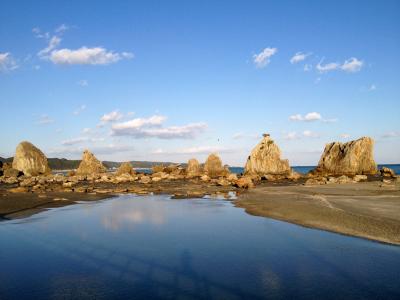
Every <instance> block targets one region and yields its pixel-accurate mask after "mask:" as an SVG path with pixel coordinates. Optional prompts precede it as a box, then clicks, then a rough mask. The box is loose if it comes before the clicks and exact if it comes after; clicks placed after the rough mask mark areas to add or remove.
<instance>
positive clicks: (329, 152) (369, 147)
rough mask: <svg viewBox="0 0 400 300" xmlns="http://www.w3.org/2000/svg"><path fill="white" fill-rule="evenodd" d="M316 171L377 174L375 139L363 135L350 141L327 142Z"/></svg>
mask: <svg viewBox="0 0 400 300" xmlns="http://www.w3.org/2000/svg"><path fill="white" fill-rule="evenodd" d="M314 172H315V173H322V174H331V175H355V174H375V173H376V172H377V167H376V163H375V161H374V141H373V139H371V138H370V137H362V138H360V139H358V140H355V141H350V142H348V143H339V142H333V143H329V144H327V145H326V146H325V150H324V153H323V154H322V156H321V158H320V160H319V163H318V166H317V168H316V169H315V170H314Z"/></svg>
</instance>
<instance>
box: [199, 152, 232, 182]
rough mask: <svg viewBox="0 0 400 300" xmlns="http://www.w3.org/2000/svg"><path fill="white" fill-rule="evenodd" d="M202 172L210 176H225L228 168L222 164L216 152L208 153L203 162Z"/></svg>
mask: <svg viewBox="0 0 400 300" xmlns="http://www.w3.org/2000/svg"><path fill="white" fill-rule="evenodd" d="M204 173H205V174H206V175H208V176H210V177H219V176H226V175H227V174H229V170H227V168H225V167H224V166H223V165H222V161H221V159H220V158H219V156H218V155H217V154H214V153H212V154H210V155H209V156H208V157H207V160H206V162H205V163H204Z"/></svg>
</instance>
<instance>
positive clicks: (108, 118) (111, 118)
mask: <svg viewBox="0 0 400 300" xmlns="http://www.w3.org/2000/svg"><path fill="white" fill-rule="evenodd" d="M123 117H124V115H123V114H122V113H120V112H119V110H114V111H112V112H110V113H108V114H104V115H103V116H102V117H101V118H100V121H101V122H102V123H108V122H116V121H119V120H121V119H122V118H123Z"/></svg>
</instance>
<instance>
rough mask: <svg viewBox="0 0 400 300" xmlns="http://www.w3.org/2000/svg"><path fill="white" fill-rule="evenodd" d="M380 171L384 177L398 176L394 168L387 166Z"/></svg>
mask: <svg viewBox="0 0 400 300" xmlns="http://www.w3.org/2000/svg"><path fill="white" fill-rule="evenodd" d="M380 172H381V175H382V176H383V177H391V178H395V177H396V173H395V172H394V170H392V169H390V168H387V167H382V169H381V170H380Z"/></svg>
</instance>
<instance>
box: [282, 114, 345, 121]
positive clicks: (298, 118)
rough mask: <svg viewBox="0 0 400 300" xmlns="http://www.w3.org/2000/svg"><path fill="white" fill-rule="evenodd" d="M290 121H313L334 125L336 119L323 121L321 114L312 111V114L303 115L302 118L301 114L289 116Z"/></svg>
mask: <svg viewBox="0 0 400 300" xmlns="http://www.w3.org/2000/svg"><path fill="white" fill-rule="evenodd" d="M289 120H290V121H297V122H314V121H321V122H324V123H334V122H337V121H338V119H337V118H331V119H324V118H322V116H321V114H320V113H318V112H316V111H314V112H309V113H307V114H305V115H304V116H303V115H302V114H295V115H291V116H289Z"/></svg>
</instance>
